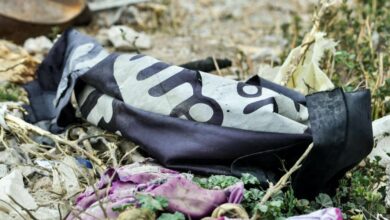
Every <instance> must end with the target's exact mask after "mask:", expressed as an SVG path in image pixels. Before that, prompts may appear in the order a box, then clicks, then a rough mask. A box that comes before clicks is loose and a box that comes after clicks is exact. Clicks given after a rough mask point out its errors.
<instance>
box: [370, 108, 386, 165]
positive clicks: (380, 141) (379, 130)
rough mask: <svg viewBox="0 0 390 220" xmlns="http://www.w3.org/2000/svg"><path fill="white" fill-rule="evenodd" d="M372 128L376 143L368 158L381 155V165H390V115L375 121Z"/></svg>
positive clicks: (372, 158)
mask: <svg viewBox="0 0 390 220" xmlns="http://www.w3.org/2000/svg"><path fill="white" fill-rule="evenodd" d="M372 130H373V135H374V139H375V142H376V145H375V147H374V149H373V150H372V152H371V153H370V155H368V158H370V159H371V160H374V159H375V157H380V158H381V160H380V161H379V164H380V165H381V166H383V167H387V166H390V115H388V116H385V117H383V118H380V119H377V120H375V121H373V122H372Z"/></svg>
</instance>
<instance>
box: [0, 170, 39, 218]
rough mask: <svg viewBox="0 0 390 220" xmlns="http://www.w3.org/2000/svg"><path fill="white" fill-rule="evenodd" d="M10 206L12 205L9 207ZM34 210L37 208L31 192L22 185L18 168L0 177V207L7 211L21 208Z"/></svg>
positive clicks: (21, 177) (20, 209)
mask: <svg viewBox="0 0 390 220" xmlns="http://www.w3.org/2000/svg"><path fill="white" fill-rule="evenodd" d="M11 206H12V207H11ZM21 207H23V208H25V209H27V210H34V209H37V208H38V205H37V203H36V202H35V200H34V198H33V197H32V196H31V194H30V193H29V192H28V191H27V189H26V188H25V187H24V183H23V176H22V173H21V172H20V170H18V169H14V170H13V171H12V172H11V173H10V174H8V175H7V176H5V177H3V178H1V179H0V209H1V210H8V213H11V212H14V209H16V210H18V211H19V212H21V211H23V210H22V208H21Z"/></svg>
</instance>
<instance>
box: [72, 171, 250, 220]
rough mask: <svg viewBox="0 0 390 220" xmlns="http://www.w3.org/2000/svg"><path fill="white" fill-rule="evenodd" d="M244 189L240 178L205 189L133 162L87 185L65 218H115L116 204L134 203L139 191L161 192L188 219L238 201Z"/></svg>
mask: <svg viewBox="0 0 390 220" xmlns="http://www.w3.org/2000/svg"><path fill="white" fill-rule="evenodd" d="M243 193H244V185H243V183H242V182H239V183H237V184H235V185H232V186H230V187H228V188H226V189H221V190H208V189H203V188H201V187H199V186H198V185H196V184H195V183H193V182H192V181H191V178H190V177H188V176H185V175H183V174H180V173H178V172H175V171H172V170H169V169H164V168H162V167H159V166H155V165H145V164H138V163H134V164H131V165H126V166H123V167H120V168H118V169H115V170H114V169H109V170H108V171H107V172H106V173H105V174H104V175H103V176H102V177H101V179H100V181H99V182H98V183H96V184H95V186H89V187H88V188H87V189H86V190H85V192H83V193H81V194H80V195H79V196H78V197H77V198H76V205H75V207H76V210H73V211H72V212H71V213H70V215H69V216H68V217H67V219H68V220H71V219H83V220H88V219H91V220H92V219H104V218H105V217H108V218H110V219H112V218H116V217H118V215H119V214H120V212H119V211H115V210H118V208H121V207H123V206H126V205H134V206H136V207H137V205H138V202H139V201H137V197H136V196H137V195H138V194H144V195H151V196H154V197H156V196H161V197H163V198H165V199H167V200H168V208H167V209H168V210H169V211H172V212H175V211H179V212H181V213H184V214H185V215H186V216H189V217H190V218H191V219H200V218H201V217H204V216H207V215H208V214H210V213H211V212H212V211H213V210H214V209H215V207H218V206H219V205H221V204H223V203H226V202H229V203H240V202H241V200H242V198H243V196H244V194H243ZM99 200H100V201H99ZM101 204H103V207H104V208H105V210H104V211H103V210H102V206H101ZM104 213H106V215H107V216H105V214H104Z"/></svg>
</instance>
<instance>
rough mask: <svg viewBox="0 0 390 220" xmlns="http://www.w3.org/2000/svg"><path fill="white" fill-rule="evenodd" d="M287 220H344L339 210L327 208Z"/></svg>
mask: <svg viewBox="0 0 390 220" xmlns="http://www.w3.org/2000/svg"><path fill="white" fill-rule="evenodd" d="M287 220H343V215H342V213H341V210H340V209H339V208H326V209H321V210H318V211H315V212H312V213H309V214H307V215H300V216H294V217H289V218H287Z"/></svg>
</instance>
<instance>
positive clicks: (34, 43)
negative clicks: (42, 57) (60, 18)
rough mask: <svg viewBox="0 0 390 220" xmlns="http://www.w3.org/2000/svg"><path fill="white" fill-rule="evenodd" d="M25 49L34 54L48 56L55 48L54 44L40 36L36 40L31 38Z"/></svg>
mask: <svg viewBox="0 0 390 220" xmlns="http://www.w3.org/2000/svg"><path fill="white" fill-rule="evenodd" d="M23 47H24V49H26V50H27V52H29V53H32V54H47V53H48V52H49V50H50V49H51V48H52V47H53V43H52V42H51V41H50V40H49V38H47V37H45V36H40V37H36V38H29V39H27V40H26V41H25V42H24V45H23Z"/></svg>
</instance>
